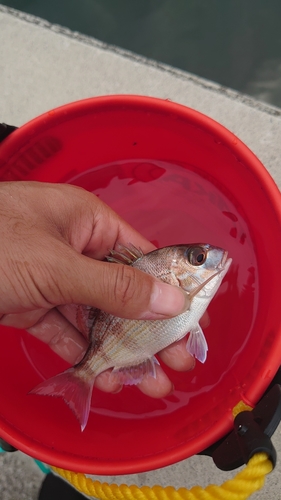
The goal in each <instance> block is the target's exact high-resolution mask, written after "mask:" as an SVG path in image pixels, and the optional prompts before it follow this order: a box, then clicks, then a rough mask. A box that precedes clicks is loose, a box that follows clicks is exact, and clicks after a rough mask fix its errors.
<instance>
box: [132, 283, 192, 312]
mask: <svg viewBox="0 0 281 500" xmlns="http://www.w3.org/2000/svg"><path fill="white" fill-rule="evenodd" d="M189 307H190V300H189V298H188V295H187V294H186V293H185V291H184V290H182V289H181V288H179V287H176V286H172V285H168V284H167V283H161V282H156V283H155V285H154V289H153V292H152V295H151V298H150V307H149V311H147V312H146V313H144V314H143V315H142V319H165V318H166V319H167V318H171V317H173V316H178V314H182V313H183V312H185V311H187V310H188V309H189Z"/></svg>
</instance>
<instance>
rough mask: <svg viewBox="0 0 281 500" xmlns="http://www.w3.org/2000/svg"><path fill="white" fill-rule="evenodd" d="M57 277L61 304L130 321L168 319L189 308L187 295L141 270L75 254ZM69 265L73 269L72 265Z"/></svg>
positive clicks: (66, 261)
mask: <svg viewBox="0 0 281 500" xmlns="http://www.w3.org/2000/svg"><path fill="white" fill-rule="evenodd" d="M75 257H76V258H75V261H73V262H72V265H71V260H72V259H64V263H65V266H66V268H62V269H61V271H62V272H59V273H57V274H56V280H57V288H58V290H59V293H60V294H61V297H60V301H59V302H58V304H67V303H74V304H84V305H89V306H92V307H97V308H98V309H102V310H104V311H106V312H108V313H111V314H113V315H115V316H119V317H122V318H128V319H165V318H166V319H167V318H169V317H172V316H177V315H178V314H181V313H182V312H184V311H186V310H187V309H188V308H189V305H190V303H189V300H188V297H187V294H186V293H185V292H184V291H183V290H182V289H181V288H179V287H176V286H172V285H168V284H166V283H163V282H162V281H159V280H158V279H156V278H154V277H153V276H151V275H149V274H146V273H144V272H142V271H140V270H139V269H135V268H133V267H131V266H127V265H123V264H115V263H109V262H104V261H98V260H94V259H91V258H89V257H86V256H84V255H81V254H76V253H75ZM69 264H70V265H69Z"/></svg>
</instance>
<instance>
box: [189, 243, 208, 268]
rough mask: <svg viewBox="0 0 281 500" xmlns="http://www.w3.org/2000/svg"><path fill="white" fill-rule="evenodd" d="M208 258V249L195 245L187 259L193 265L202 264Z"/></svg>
mask: <svg viewBox="0 0 281 500" xmlns="http://www.w3.org/2000/svg"><path fill="white" fill-rule="evenodd" d="M206 258H207V251H206V250H205V249H204V248H202V247H194V248H191V249H190V250H188V253H187V259H188V262H189V263H190V264H191V265H192V266H201V265H202V264H204V262H205V260H206Z"/></svg>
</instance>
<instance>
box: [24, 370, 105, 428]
mask: <svg viewBox="0 0 281 500" xmlns="http://www.w3.org/2000/svg"><path fill="white" fill-rule="evenodd" d="M94 382H95V379H94V377H92V380H90V381H89V380H88V379H85V378H84V377H82V376H80V375H79V371H78V370H77V369H74V368H69V369H68V370H66V371H65V372H63V373H60V374H59V375H56V376H55V377H52V378H50V379H48V380H44V381H43V382H41V384H39V385H37V386H36V387H35V388H34V389H32V390H31V391H30V392H29V394H40V395H43V396H55V397H62V398H63V399H64V401H65V402H66V404H67V405H68V406H69V408H70V409H71V410H72V411H73V413H74V415H75V416H76V417H77V419H78V420H79V423H80V425H81V431H83V430H84V429H85V427H86V425H87V422H88V418H89V413H90V407H91V398H92V392H93V386H94Z"/></svg>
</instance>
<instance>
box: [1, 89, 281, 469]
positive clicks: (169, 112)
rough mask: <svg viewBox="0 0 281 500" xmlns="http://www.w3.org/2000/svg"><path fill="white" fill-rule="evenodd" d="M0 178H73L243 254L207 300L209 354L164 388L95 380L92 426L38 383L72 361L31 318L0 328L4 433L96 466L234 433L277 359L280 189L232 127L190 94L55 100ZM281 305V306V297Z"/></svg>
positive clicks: (145, 227)
mask: <svg viewBox="0 0 281 500" xmlns="http://www.w3.org/2000/svg"><path fill="white" fill-rule="evenodd" d="M0 179H1V180H19V179H20V180H38V181H47V182H68V183H72V184H75V185H78V186H81V187H83V188H85V189H87V190H89V191H92V192H93V193H95V194H96V195H97V196H99V197H100V198H101V199H102V200H104V201H105V202H106V203H108V204H109V205H110V206H111V207H112V208H113V209H114V210H116V212H117V213H119V214H120V215H121V216H122V217H123V218H124V219H126V220H127V221H128V222H129V223H130V224H131V225H132V226H133V227H135V228H136V229H137V230H139V231H140V232H141V233H142V234H143V235H144V236H146V237H147V238H148V239H149V240H151V241H152V242H153V243H154V244H156V245H157V246H165V245H173V244H177V243H192V242H204V243H205V242H206V243H210V244H212V245H216V246H219V247H222V248H224V249H226V250H228V252H229V256H230V257H232V259H233V263H232V265H231V268H230V270H229V272H228V274H227V275H226V277H225V278H224V281H223V284H222V285H221V287H220V289H219V291H218V293H217V294H216V296H215V298H214V299H213V301H212V302H211V304H210V306H209V308H208V313H209V317H210V324H209V326H208V327H207V328H205V329H204V333H205V335H206V339H207V342H208V345H209V351H208V357H207V361H206V363H205V364H203V365H202V364H200V363H199V362H197V364H196V367H195V369H194V370H193V371H192V372H188V373H178V372H175V371H173V370H171V369H169V368H167V367H164V369H165V371H166V372H167V373H168V374H169V376H170V378H171V379H172V381H173V383H174V386H175V390H174V392H173V394H171V395H170V396H168V397H166V398H164V399H160V400H156V399H152V398H149V397H148V396H145V395H143V394H142V393H140V391H139V390H138V389H137V388H136V387H124V388H123V390H122V391H121V392H120V393H119V394H114V395H108V394H105V393H102V392H100V391H99V390H94V392H93V397H92V406H91V413H90V418H89V423H88V425H87V427H86V429H85V431H84V432H83V433H81V431H80V426H79V424H78V422H77V420H76V418H75V416H74V415H73V414H72V412H71V411H70V410H69V408H68V407H67V406H66V404H65V403H64V402H63V401H62V400H60V399H57V398H50V397H37V396H35V395H28V392H29V391H30V390H31V389H32V388H33V387H35V386H36V385H37V384H38V383H39V382H40V381H42V380H43V379H45V378H48V377H51V376H53V375H55V374H57V373H59V372H61V371H63V370H64V369H66V368H67V367H68V365H67V364H66V362H64V361H63V360H62V359H60V358H59V357H58V356H57V355H56V354H54V353H53V352H51V350H50V349H49V348H48V347H47V346H46V345H44V344H43V343H41V342H39V341H38V340H36V339H35V338H33V337H32V336H31V335H28V334H27V333H26V332H24V331H18V330H16V329H10V328H5V327H0V336H1V343H2V349H1V351H0V374H1V380H5V382H4V383H3V384H2V385H1V389H0V401H1V407H0V408H1V409H0V435H1V437H3V438H4V439H7V441H9V442H10V443H11V444H13V445H14V446H17V447H19V448H20V449H22V450H23V451H25V452H27V453H29V454H31V455H32V456H34V457H35V458H38V459H40V460H42V461H44V462H47V463H50V464H54V465H58V466H60V467H63V468H67V469H70V470H75V471H82V472H88V473H96V474H124V473H130V472H132V473H133V472H141V471H145V470H149V469H153V468H158V467H161V466H165V465H169V464H171V463H173V462H176V461H178V460H181V459H183V458H187V457H188V456H191V455H193V454H195V453H197V452H199V451H201V450H202V449H204V448H206V447H207V446H209V445H211V444H212V443H214V442H215V441H216V440H217V439H218V438H220V437H222V436H223V435H224V434H225V433H226V432H228V431H229V430H230V428H231V426H232V422H233V419H232V408H233V407H234V406H235V405H236V404H237V403H238V402H239V401H240V400H241V399H242V400H243V401H245V402H246V403H248V404H251V405H254V404H255V403H256V402H257V401H258V399H259V397H260V396H261V395H262V394H263V392H264V390H265V389H266V387H267V386H268V384H269V383H270V381H271V379H272V378H273V376H274V374H275V372H276V371H277V369H278V367H279V365H280V358H281V355H280V354H279V353H280V352H281V350H280V349H281V345H280V344H281V340H280V337H281V335H280V320H279V311H278V288H277V286H278V284H279V283H280V278H281V276H280V266H279V269H278V261H277V257H278V255H280V251H281V242H280V237H279V234H280V210H279V213H278V209H277V203H276V199H277V198H276V196H277V188H276V186H275V185H274V183H273V181H272V180H271V179H270V178H269V176H268V174H267V173H266V172H265V170H264V169H263V167H262V165H261V164H260V163H259V161H258V160H257V158H256V157H255V156H254V155H253V154H252V153H251V152H250V151H249V150H248V149H247V148H246V146H244V145H243V144H242V143H241V142H240V141H239V140H238V139H237V138H236V137H235V136H234V135H233V134H231V133H230V132H229V131H227V130H225V129H224V128H223V127H221V126H220V125H218V124H216V123H215V122H213V121H212V120H210V119H208V118H207V117H205V116H203V115H200V114H199V113H196V112H195V111H193V110H189V109H188V108H184V107H183V106H179V105H175V104H172V103H168V102H166V101H160V100H157V99H146V98H136V97H127V98H126V97H119V98H111V99H110V98H104V99H102V98H100V99H91V100H86V101H82V102H80V103H74V104H72V105H69V106H64V107H62V108H59V109H57V110H54V111H51V112H49V113H47V114H45V115H43V117H39V118H37V119H36V120H33V121H32V122H30V123H29V124H27V125H25V126H24V127H22V128H21V129H19V130H17V131H16V132H14V133H13V134H12V135H11V136H10V137H9V138H7V139H6V140H5V141H4V143H3V145H1V146H0ZM279 307H280V306H279Z"/></svg>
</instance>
